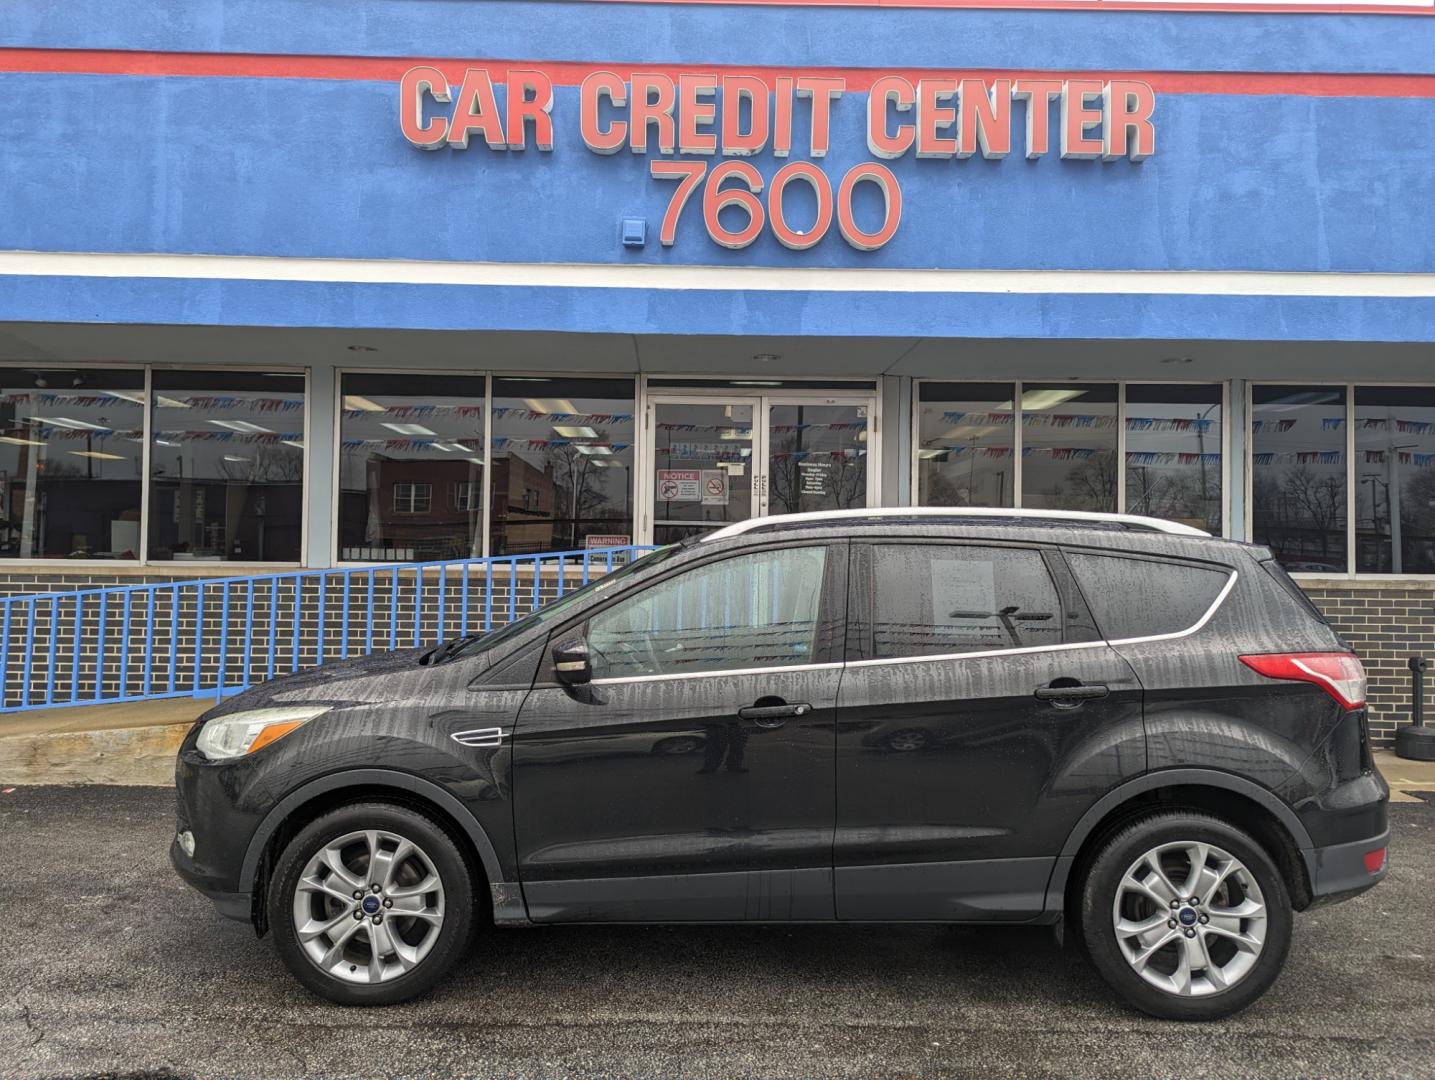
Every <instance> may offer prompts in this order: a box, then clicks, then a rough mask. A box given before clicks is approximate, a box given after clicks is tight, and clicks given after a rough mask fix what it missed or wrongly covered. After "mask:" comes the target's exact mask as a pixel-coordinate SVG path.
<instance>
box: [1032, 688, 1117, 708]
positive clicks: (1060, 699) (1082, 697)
mask: <svg viewBox="0 0 1435 1080" xmlns="http://www.w3.org/2000/svg"><path fill="white" fill-rule="evenodd" d="M1110 693H1111V688H1110V687H1108V686H1102V685H1101V684H1099V683H1096V684H1093V685H1091V686H1038V687H1037V688H1036V692H1035V696H1036V699H1037V700H1038V701H1049V702H1051V703H1052V704H1053V705H1061V706H1065V707H1066V708H1071V707H1072V706H1074V705H1080V704H1081V703H1082V702H1083V701H1090V700H1092V699H1093V698H1104V697H1106V696H1107V695H1108V694H1110Z"/></svg>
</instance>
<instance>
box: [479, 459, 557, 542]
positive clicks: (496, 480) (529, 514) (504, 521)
mask: <svg viewBox="0 0 1435 1080" xmlns="http://www.w3.org/2000/svg"><path fill="white" fill-rule="evenodd" d="M557 493H558V491H557V486H556V484H555V483H554V479H553V466H552V463H551V462H550V463H548V465H547V466H546V467H545V468H542V469H540V468H538V467H537V466H535V465H533V464H531V463H530V462H528V461H527V460H525V459H524V458H522V457H519V456H518V455H517V454H508V455H506V456H504V457H498V458H495V459H494V462H493V525H494V529H495V531H496V532H498V531H501V533H502V535H503V536H504V539H505V545H504V546H505V550H506V551H507V553H509V554H522V553H524V552H530V551H547V550H550V549H551V548H552V547H553V544H554V527H553V526H554V522H553V516H554V507H555V506H556V505H557ZM495 554H497V553H496V552H495Z"/></svg>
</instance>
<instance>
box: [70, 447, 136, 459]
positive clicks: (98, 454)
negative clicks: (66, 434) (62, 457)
mask: <svg viewBox="0 0 1435 1080" xmlns="http://www.w3.org/2000/svg"><path fill="white" fill-rule="evenodd" d="M70 453H72V454H74V455H75V457H88V458H99V459H100V460H101V461H124V459H125V456H124V455H123V454H107V453H105V452H104V451H103V450H71V451H70Z"/></svg>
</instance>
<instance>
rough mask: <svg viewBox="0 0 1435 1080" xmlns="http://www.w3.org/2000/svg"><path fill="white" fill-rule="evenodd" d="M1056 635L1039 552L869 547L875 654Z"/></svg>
mask: <svg viewBox="0 0 1435 1080" xmlns="http://www.w3.org/2000/svg"><path fill="white" fill-rule="evenodd" d="M1060 643H1061V604H1060V602H1059V601H1058V598H1057V593H1056V586H1055V585H1054V584H1052V580H1051V575H1050V574H1049V573H1047V569H1046V563H1045V562H1044V561H1043V560H1042V557H1041V555H1040V553H1039V552H1036V551H1033V550H1031V549H1029V548H983V547H968V546H965V545H945V544H879V545H875V546H874V547H873V548H872V647H873V658H874V659H878V660H892V659H898V658H901V657H905V656H939V655H942V654H944V653H965V652H987V651H990V650H996V649H1016V648H1026V647H1029V646H1033V645H1057V644H1060Z"/></svg>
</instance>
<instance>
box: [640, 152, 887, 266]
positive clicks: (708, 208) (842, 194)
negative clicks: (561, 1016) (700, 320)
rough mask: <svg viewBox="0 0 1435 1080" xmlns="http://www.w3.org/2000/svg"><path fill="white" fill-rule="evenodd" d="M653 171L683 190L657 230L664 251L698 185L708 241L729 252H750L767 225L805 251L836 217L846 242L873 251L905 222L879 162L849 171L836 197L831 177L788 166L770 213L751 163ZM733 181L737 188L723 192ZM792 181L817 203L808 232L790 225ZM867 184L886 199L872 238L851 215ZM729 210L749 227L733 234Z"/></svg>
mask: <svg viewBox="0 0 1435 1080" xmlns="http://www.w3.org/2000/svg"><path fill="white" fill-rule="evenodd" d="M649 168H650V171H651V173H652V175H653V177H654V178H655V179H658V180H676V181H677V185H678V186H677V188H676V189H675V190H674V191H673V197H672V198H671V199H669V200H668V208H667V210H666V211H665V212H664V213H663V221H662V225H661V226H660V227H659V229H658V239H659V240H660V241H661V242H662V244H663V246H664V247H672V246H673V243H674V242H675V241H676V239H677V232H678V218H679V217H681V216H682V213H683V208H684V207H685V206H687V204H688V200H689V199H690V198H691V197H692V194H693V192H694V191H696V190H697V188H698V186H699V185H701V186H702V189H703V223H704V224H705V225H706V226H707V231H708V236H710V237H712V239H713V241H714V242H716V243H719V244H721V245H722V246H723V247H728V248H745V247H747V246H748V245H749V244H751V243H752V242H753V241H754V240H756V239H757V238H758V236H759V235H760V234H761V233H762V230H763V227H764V225H770V226H771V227H772V234H773V236H775V237H776V238H777V240H778V241H779V242H780V243H781V244H782V245H783V246H785V247H789V248H792V249H793V250H794V251H806V250H807V249H808V248H810V247H813V246H814V245H816V244H817V243H818V242H820V241H821V240H822V238H823V237H824V236H826V235H827V230H828V229H829V228H831V226H832V218H833V217H834V216H835V217H836V218H837V229H838V231H839V232H840V233H841V234H842V239H844V240H846V241H847V242H848V243H849V244H851V245H852V246H853V247H855V248H857V249H859V250H861V251H872V250H874V249H876V248H879V247H881V246H882V245H883V244H885V243H887V241H888V240H890V239H892V237H893V235H894V234H895V233H896V232H897V226H898V225H900V224H901V222H902V189H901V188H900V187H899V186H898V185H897V178H896V177H895V176H893V175H892V170H890V169H888V168H887V167H886V166H885V165H880V164H878V163H877V162H875V161H868V162H863V163H861V164H859V165H854V166H853V167H852V168H851V169H849V170H847V174H846V175H845V176H843V177H842V181H841V183H839V184H838V185H837V193H836V196H835V197H834V196H833V192H832V183H831V181H829V180H828V179H827V174H826V173H824V172H823V171H822V170H821V169H819V168H818V167H817V166H816V165H813V164H812V163H811V162H809V161H793V162H789V163H788V164H786V165H784V166H783V167H782V168H781V169H779V170H778V171H777V174H776V175H775V176H774V177H773V178H772V183H771V184H770V185H769V186H768V188H767V207H766V212H764V209H763V201H762V200H761V199H760V198H758V195H759V193H760V192H761V191H762V190H763V179H762V174H761V173H759V172H758V171H757V169H755V168H753V166H752V165H750V164H748V163H747V162H746V161H724V162H723V163H722V164H721V165H719V166H717V168H715V169H713V170H712V171H711V172H709V171H708V164H707V162H705V161H664V160H656V161H653V162H651V163H650V165H649ZM704 178H706V183H704ZM728 180H734V181H736V183H734V184H731V185H729V186H727V187H724V186H723V185H724V183H726V182H727V181H728ZM793 181H800V182H801V183H804V184H806V185H807V186H808V187H810V188H811V189H812V193H813V194H814V195H815V196H816V198H817V217H816V219H815V220H814V221H813V223H812V225H811V227H810V228H808V229H806V230H802V229H797V228H794V227H793V226H792V225H791V224H790V223H789V222H788V220H787V213H786V210H785V208H784V202H783V196H784V194H785V192H786V190H787V187H788V185H789V184H791V183H792V182H793ZM864 181H866V182H868V183H871V184H874V185H875V186H876V187H877V188H878V190H879V191H880V192H881V194H882V222H881V224H880V225H879V226H878V227H877V228H876V229H875V230H872V231H870V232H869V231H866V230H864V229H862V228H859V227H858V225H857V222H856V219H855V217H854V215H853V212H852V196H853V192H854V191H855V189H856V187H857V185H858V184H860V183H862V182H864ZM729 206H734V207H737V208H738V209H739V210H741V212H742V213H743V215H744V217H745V222H744V223H743V225H742V226H741V227H740V228H736V229H732V228H729V227H728V226H726V225H724V224H723V223H722V221H721V220H720V215H721V213H722V211H723V209H724V208H726V207H729Z"/></svg>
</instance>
